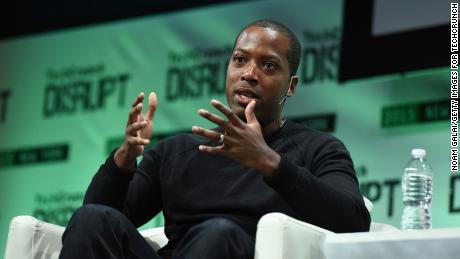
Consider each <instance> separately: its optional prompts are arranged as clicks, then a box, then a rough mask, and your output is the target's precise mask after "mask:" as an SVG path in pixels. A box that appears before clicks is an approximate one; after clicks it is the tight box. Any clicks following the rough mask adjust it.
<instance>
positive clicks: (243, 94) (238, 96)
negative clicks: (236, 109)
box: [235, 88, 258, 107]
mask: <svg viewBox="0 0 460 259" xmlns="http://www.w3.org/2000/svg"><path fill="white" fill-rule="evenodd" d="M257 98H258V96H257V95H256V94H255V93H254V92H253V91H252V90H249V89H242V88H239V89H236V91H235V100H236V102H237V103H239V104H240V105H241V106H244V107H246V106H247V105H248V104H249V103H250V102H251V100H253V99H257Z"/></svg>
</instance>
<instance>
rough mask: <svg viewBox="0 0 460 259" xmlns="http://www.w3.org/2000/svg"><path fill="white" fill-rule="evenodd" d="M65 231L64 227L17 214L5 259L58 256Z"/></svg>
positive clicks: (12, 221)
mask: <svg viewBox="0 0 460 259" xmlns="http://www.w3.org/2000/svg"><path fill="white" fill-rule="evenodd" d="M63 232H64V227H60V226H57V225H53V224H49V223H46V222H43V221H41V220H38V219H36V218H34V217H31V216H17V217H15V218H13V219H12V220H11V223H10V229H9V232H8V239H7V241H6V249H5V259H32V258H49V259H54V258H58V257H59V252H60V251H61V247H62V243H61V236H62V233H63Z"/></svg>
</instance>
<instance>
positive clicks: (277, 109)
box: [226, 26, 297, 125]
mask: <svg viewBox="0 0 460 259" xmlns="http://www.w3.org/2000/svg"><path fill="white" fill-rule="evenodd" d="M289 43H290V41H289V38H287V37H286V36H285V35H283V34H282V33H280V32H277V31H275V30H272V29H270V28H262V27H255V26H252V27H249V28H247V29H245V30H244V31H243V32H242V33H241V34H240V36H239V38H238V40H237V42H236V44H235V48H234V49H233V53H232V56H231V59H230V62H229V64H228V68H227V85H226V95H227V102H228V104H229V106H230V109H232V111H233V112H234V113H235V114H236V115H237V116H238V117H240V118H241V119H243V120H245V115H244V110H245V108H246V106H247V105H248V104H249V102H250V101H251V100H252V99H254V100H255V101H256V107H255V114H256V117H257V119H258V120H259V122H260V124H261V125H266V124H267V123H270V122H272V121H274V120H276V119H278V118H279V116H280V114H281V109H282V105H281V104H279V102H280V101H281V100H282V99H283V98H284V96H285V95H286V93H287V91H288V89H289V86H290V82H291V77H290V71H289V63H288V60H287V53H288V50H289V48H290V44H289ZM296 82H297V81H296ZM296 82H295V83H296ZM295 83H294V87H295Z"/></svg>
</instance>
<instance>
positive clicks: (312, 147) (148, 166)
mask: <svg viewBox="0 0 460 259" xmlns="http://www.w3.org/2000/svg"><path fill="white" fill-rule="evenodd" d="M299 60H300V44H299V41H298V40H297V38H296V37H295V35H294V34H293V33H292V32H291V31H290V30H289V29H288V28H286V27H285V26H284V25H282V24H280V23H278V22H275V21H270V20H261V21H257V22H254V23H252V24H250V25H248V26H247V27H246V28H244V29H243V30H242V31H241V33H240V34H239V35H238V37H237V39H236V41H235V45H234V49H233V53H232V56H231V59H230V61H229V64H228V69H227V81H226V96H227V102H228V105H229V107H226V106H225V105H224V104H222V103H220V102H219V101H216V100H212V101H211V103H212V105H213V106H214V107H215V108H217V109H218V110H219V111H220V112H221V113H222V114H223V116H221V115H218V114H215V113H212V112H209V111H206V110H203V109H200V110H199V111H198V113H199V114H200V115H201V116H203V117H204V118H206V119H208V120H210V121H211V122H213V123H215V124H216V125H217V126H218V128H216V129H213V130H208V129H203V128H201V127H198V126H193V127H192V131H193V133H195V134H182V135H178V136H175V137H173V138H170V139H167V140H165V141H162V142H160V143H158V145H157V146H156V147H155V148H153V149H152V150H148V151H146V152H145V153H144V145H146V144H148V143H149V140H150V137H151V134H152V129H153V117H154V113H155V110H156V108H157V102H156V95H155V94H154V93H151V94H150V95H149V100H148V103H149V104H148V111H147V113H146V114H145V115H142V113H141V112H142V101H143V99H144V95H143V94H142V93H141V94H139V96H138V97H137V99H136V100H135V101H134V102H133V106H132V110H131V112H130V113H129V118H128V123H127V127H126V135H125V141H124V143H123V145H122V146H121V147H120V148H118V149H117V150H116V151H115V152H113V153H112V154H111V155H110V156H109V158H108V159H107V161H106V162H105V164H104V165H102V166H101V168H100V169H99V171H98V172H97V174H96V175H95V176H94V178H93V180H92V182H91V184H90V186H89V188H88V191H87V193H86V196H85V199H84V204H85V205H84V206H83V207H82V208H80V209H79V210H78V211H77V212H76V213H75V214H74V216H73V217H72V219H71V220H70V222H69V225H68V227H67V230H66V232H65V234H64V237H63V250H62V252H61V258H219V259H221V258H233V259H234V258H252V257H253V256H254V242H255V240H254V237H255V231H256V225H257V221H258V220H259V219H260V217H262V216H263V215H264V214H266V213H269V212H282V213H285V214H287V215H290V216H292V217H295V218H297V219H300V220H303V221H305V222H309V223H311V224H315V225H318V226H320V227H323V228H326V229H329V230H332V231H336V232H353V231H367V230H368V229H369V224H370V217H369V213H368V212H367V210H366V208H365V206H364V202H363V199H362V196H361V193H360V191H359V188H358V182H357V179H356V177H355V173H354V170H353V163H352V160H351V158H350V156H349V154H348V151H347V150H346V148H345V146H344V145H343V144H342V143H341V142H340V141H339V140H338V139H336V138H334V137H332V136H330V135H327V134H324V133H320V132H318V131H315V130H312V129H309V128H307V127H304V126H302V125H298V124H295V123H293V122H290V121H287V120H285V119H283V117H282V115H281V112H282V108H283V105H284V102H285V100H286V97H289V96H292V95H293V94H294V91H295V88H296V86H297V83H298V78H297V76H295V74H296V71H297V67H298V65H299ZM141 154H143V156H144V158H143V160H142V162H141V163H140V164H139V166H136V157H137V156H139V155H141ZM161 210H162V211H163V213H164V217H165V224H166V226H165V232H166V235H167V236H168V238H169V243H168V244H167V245H166V247H164V248H163V249H161V250H160V251H159V253H158V254H157V253H155V252H154V251H153V249H151V248H150V247H149V245H148V244H147V243H146V242H145V241H144V240H143V238H142V237H141V236H140V234H139V233H138V232H137V230H136V227H139V226H141V225H142V224H144V223H146V222H147V221H148V220H150V219H151V218H152V217H154V216H155V215H156V214H157V213H158V212H160V211H161Z"/></svg>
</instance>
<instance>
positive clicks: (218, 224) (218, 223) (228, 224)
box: [200, 218, 244, 238]
mask: <svg viewBox="0 0 460 259" xmlns="http://www.w3.org/2000/svg"><path fill="white" fill-rule="evenodd" d="M200 226H201V227H202V228H203V229H204V230H205V231H206V233H208V234H209V235H214V236H216V238H230V237H236V236H238V235H239V234H240V233H243V232H244V230H243V229H242V228H241V227H240V226H239V225H238V224H236V223H235V222H233V221H232V220H230V219H226V218H213V219H209V220H206V221H205V222H203V223H202V224H200Z"/></svg>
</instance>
